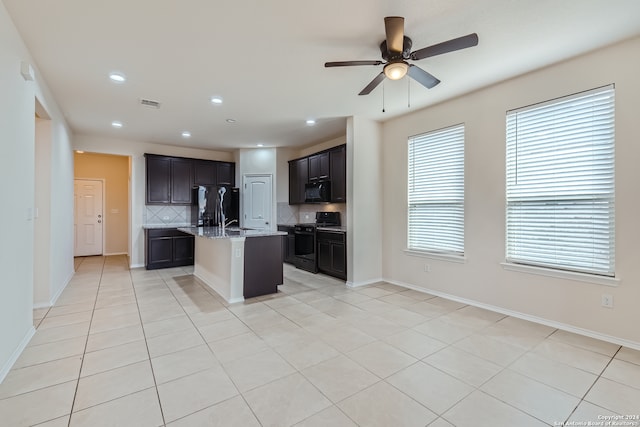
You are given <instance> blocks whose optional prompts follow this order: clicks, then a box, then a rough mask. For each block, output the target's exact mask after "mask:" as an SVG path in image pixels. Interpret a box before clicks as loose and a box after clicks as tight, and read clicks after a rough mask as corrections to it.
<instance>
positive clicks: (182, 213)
mask: <svg viewBox="0 0 640 427" xmlns="http://www.w3.org/2000/svg"><path fill="white" fill-rule="evenodd" d="M143 222H144V224H147V225H158V224H167V225H171V224H181V225H184V224H188V223H190V222H191V206H145V210H144V218H143Z"/></svg>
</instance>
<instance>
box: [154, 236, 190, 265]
mask: <svg viewBox="0 0 640 427" xmlns="http://www.w3.org/2000/svg"><path fill="white" fill-rule="evenodd" d="M145 234H146V239H145V241H146V255H147V257H146V267H147V270H154V269H157V268H168V267H181V266H185V265H193V252H194V237H193V236H191V235H189V234H186V233H183V232H182V231H178V230H177V229H175V228H153V229H149V230H145Z"/></svg>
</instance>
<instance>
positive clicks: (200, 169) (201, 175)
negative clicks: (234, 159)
mask: <svg viewBox="0 0 640 427" xmlns="http://www.w3.org/2000/svg"><path fill="white" fill-rule="evenodd" d="M216 183H217V180H216V162H214V161H209V160H196V161H194V162H193V184H194V185H216Z"/></svg>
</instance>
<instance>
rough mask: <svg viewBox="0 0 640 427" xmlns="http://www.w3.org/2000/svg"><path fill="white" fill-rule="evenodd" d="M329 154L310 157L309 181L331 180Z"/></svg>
mask: <svg viewBox="0 0 640 427" xmlns="http://www.w3.org/2000/svg"><path fill="white" fill-rule="evenodd" d="M329 172H330V170H329V153H321V154H315V155H313V156H311V157H309V181H324V180H327V179H329Z"/></svg>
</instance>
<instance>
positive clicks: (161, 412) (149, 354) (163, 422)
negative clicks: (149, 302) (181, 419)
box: [127, 266, 167, 425]
mask: <svg viewBox="0 0 640 427" xmlns="http://www.w3.org/2000/svg"><path fill="white" fill-rule="evenodd" d="M127 271H128V272H129V278H130V279H131V288H132V289H133V296H134V298H135V299H136V308H137V310H138V318H139V319H140V328H141V329H142V337H143V339H144V346H145V348H146V349H147V356H149V367H150V368H151V376H152V377H153V386H154V388H155V390H156V397H157V398H158V406H159V407H160V416H161V417H162V425H166V424H167V421H166V419H165V417H164V410H163V409H162V401H161V400H160V391H159V390H158V381H157V380H156V373H155V371H154V369H153V363H151V353H150V352H149V344H148V342H147V334H146V332H145V330H144V322H143V321H142V314H141V313H140V303H139V302H138V293H137V292H136V286H135V283H134V280H133V275H132V274H131V269H130V268H129V267H128V266H127ZM158 276H160V275H158ZM161 279H162V281H163V282H164V279H163V278H162V277H161ZM165 286H166V282H165Z"/></svg>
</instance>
